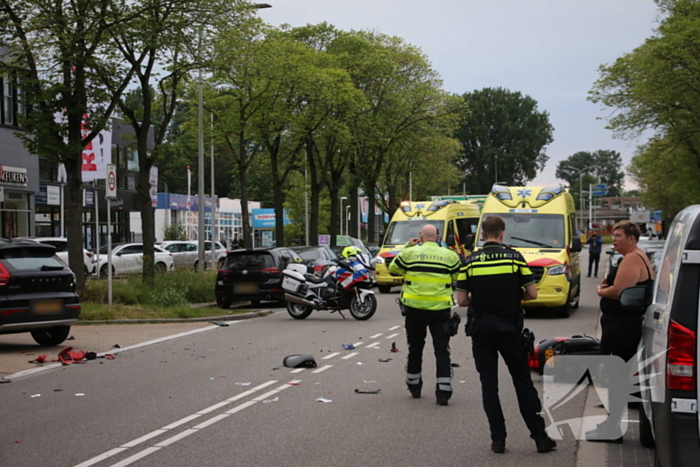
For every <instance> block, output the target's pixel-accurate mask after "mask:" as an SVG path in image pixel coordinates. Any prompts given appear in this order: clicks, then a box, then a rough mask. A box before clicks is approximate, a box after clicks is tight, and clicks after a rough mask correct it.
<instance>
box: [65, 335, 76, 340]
mask: <svg viewBox="0 0 700 467" xmlns="http://www.w3.org/2000/svg"><path fill="white" fill-rule="evenodd" d="M66 340H67V341H74V340H75V337H73V336H70V337H66Z"/></svg>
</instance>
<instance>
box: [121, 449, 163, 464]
mask: <svg viewBox="0 0 700 467" xmlns="http://www.w3.org/2000/svg"><path fill="white" fill-rule="evenodd" d="M156 451H160V448H146V449H144V450H143V451H141V452H139V453H138V454H134V455H133V456H131V457H128V458H126V459H124V460H123V461H121V462H118V463H116V464H114V465H113V466H112V467H125V466H127V465H129V464H133V463H134V462H136V461H137V460H139V459H143V458H144V457H146V456H148V455H150V454H153V453H154V452H156Z"/></svg>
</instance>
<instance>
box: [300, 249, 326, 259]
mask: <svg viewBox="0 0 700 467" xmlns="http://www.w3.org/2000/svg"><path fill="white" fill-rule="evenodd" d="M320 254H321V251H320V250H307V251H300V252H299V256H301V259H305V260H307V261H310V260H316V259H318V257H319V256H320Z"/></svg>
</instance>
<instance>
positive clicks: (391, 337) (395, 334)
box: [386, 332, 399, 339]
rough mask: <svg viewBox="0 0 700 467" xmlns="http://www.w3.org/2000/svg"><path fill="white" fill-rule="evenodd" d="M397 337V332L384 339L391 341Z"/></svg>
mask: <svg viewBox="0 0 700 467" xmlns="http://www.w3.org/2000/svg"><path fill="white" fill-rule="evenodd" d="M398 335H399V333H398V332H397V333H394V334H389V335H388V336H386V339H393V338H394V337H396V336H398Z"/></svg>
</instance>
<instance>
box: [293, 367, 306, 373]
mask: <svg viewBox="0 0 700 467" xmlns="http://www.w3.org/2000/svg"><path fill="white" fill-rule="evenodd" d="M304 370H306V368H297V369H296V370H292V371H290V373H301V372H302V371H304Z"/></svg>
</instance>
